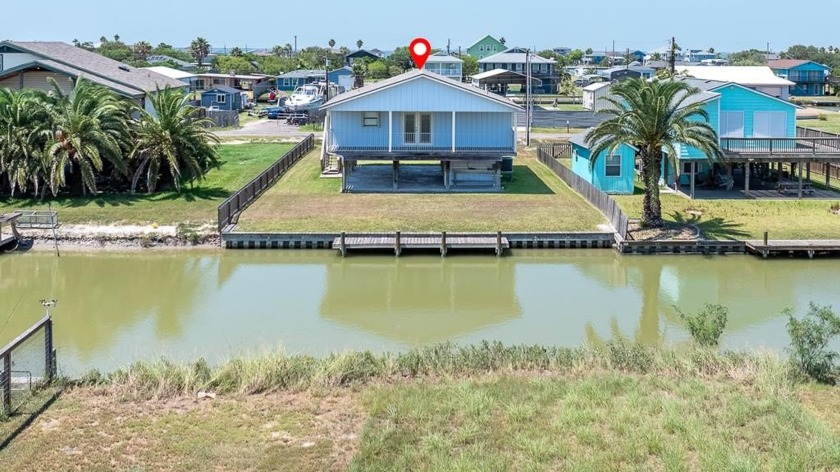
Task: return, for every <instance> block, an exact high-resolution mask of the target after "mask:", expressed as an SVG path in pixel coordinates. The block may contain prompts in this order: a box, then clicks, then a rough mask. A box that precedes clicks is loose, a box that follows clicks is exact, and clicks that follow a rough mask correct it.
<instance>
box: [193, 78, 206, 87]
mask: <svg viewBox="0 0 840 472" xmlns="http://www.w3.org/2000/svg"><path fill="white" fill-rule="evenodd" d="M195 88H196V89H198V90H202V89H204V79H198V80H196V81H195Z"/></svg>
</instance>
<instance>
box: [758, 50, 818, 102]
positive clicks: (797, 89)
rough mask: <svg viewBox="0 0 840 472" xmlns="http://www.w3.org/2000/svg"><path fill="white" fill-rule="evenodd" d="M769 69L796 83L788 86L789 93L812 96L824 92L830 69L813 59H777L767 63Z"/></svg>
mask: <svg viewBox="0 0 840 472" xmlns="http://www.w3.org/2000/svg"><path fill="white" fill-rule="evenodd" d="M767 65H768V66H770V69H772V70H773V72H774V73H775V74H776V75H778V76H779V77H783V78H785V79H788V80H790V81H791V82H794V83H795V84H796V85H794V86H792V87H791V88H790V94H791V95H798V96H814V95H824V94H825V84H826V80H827V78H828V73H829V71H830V70H831V69H829V67H828V66H824V65H822V64H819V63H816V62H814V61H801V60H795V59H779V60H777V61H770V62H768V63H767Z"/></svg>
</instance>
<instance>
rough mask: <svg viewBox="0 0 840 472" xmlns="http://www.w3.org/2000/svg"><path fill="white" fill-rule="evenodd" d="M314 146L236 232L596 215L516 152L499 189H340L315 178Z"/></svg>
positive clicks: (534, 226)
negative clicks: (404, 191)
mask: <svg viewBox="0 0 840 472" xmlns="http://www.w3.org/2000/svg"><path fill="white" fill-rule="evenodd" d="M319 156H320V151H319V150H316V151H314V152H312V153H310V154H309V155H308V156H307V157H305V158H304V159H303V160H301V161H300V162H299V163H298V164H297V165H295V167H294V168H292V169H291V170H290V171H289V172H288V173H287V174H286V175H285V176H284V177H283V178H282V179H281V180H280V181H279V182H278V183H277V184H276V185H275V186H274V187H273V188H271V189H270V190H268V191H267V192H266V193H265V194H264V195H263V196H262V197H261V198H260V199H259V200H258V201H257V202H256V203H254V204H253V205H252V206H251V207H250V208H249V209H248V210H246V211H245V212H244V213H243V214H242V215H241V216H240V218H239V225H237V227H236V230H237V231H302V232H310V231H311V232H320V231H328V232H337V231H397V230H399V231H595V230H596V227H597V225H598V224H599V223H604V222H605V220H604V218H603V216H602V215H601V214H600V213H599V212H598V211H597V210H595V209H594V208H593V207H592V206H590V205H589V204H588V203H587V202H586V201H585V200H583V198H581V197H580V196H578V195H577V194H576V193H574V192H572V191H571V190H570V189H569V187H567V186H566V185H565V184H564V183H563V182H562V181H561V180H560V179H559V178H557V177H556V176H555V175H554V174H552V173H551V171H549V170H548V168H546V167H545V166H543V165H542V164H540V163H539V162H538V161H537V160H536V158H535V157H534V154H533V151H529V152H520V155H519V157H517V159H516V166H515V171H514V174H515V179H514V180H513V181H512V182H509V181H507V180H506V179H505V180H503V185H504V187H505V189H504V191H503V192H502V193H485V194H350V193H346V194H343V193H341V192H340V189H341V181H340V180H339V179H322V178H320V166H319V161H318V159H319Z"/></svg>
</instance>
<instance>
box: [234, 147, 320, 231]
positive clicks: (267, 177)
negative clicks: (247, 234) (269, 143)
mask: <svg viewBox="0 0 840 472" xmlns="http://www.w3.org/2000/svg"><path fill="white" fill-rule="evenodd" d="M314 147H315V135H314V134H310V135H309V136H307V137H306V138H304V139H303V141H301V142H299V143H298V144H297V145H296V146H295V147H293V148H292V149H290V150H289V151H288V152H287V153H285V154H283V155H282V156H280V158H279V159H277V161H275V162H274V164H272V165H271V166H270V167H269V168H268V169H266V170H264V171H262V173H260V175H258V176H256V177H255V178H254V180H252V181H250V182H248V183H247V184H245V186H244V187H242V188H241V189H239V190H237V191H236V193H234V194H233V195H231V196H230V197H229V198H228V199H227V200H225V201H224V202H222V204H221V205H219V208H218V214H219V219H218V225H219V233H221V232H223V231H224V229H225V227H227V226H228V225H231V224H236V222H237V221H238V219H239V214H240V213H242V211H243V210H245V208H247V207H248V205H250V204H251V203H253V202H254V200H256V199H257V198H258V197H259V196H260V195H262V194H263V192H265V191H266V190H268V188H269V187H271V186H272V185H273V184H274V182H276V181H277V179H279V178H280V177H282V176H283V174H285V173H286V171H287V170H289V168H291V167H292V166H293V165H294V164H295V163H296V162H297V161H299V160H300V159H301V158H302V157H303V156H305V155H307V154H309V151H311V150H312V149H313V148H314Z"/></svg>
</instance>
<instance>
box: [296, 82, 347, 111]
mask: <svg viewBox="0 0 840 472" xmlns="http://www.w3.org/2000/svg"><path fill="white" fill-rule="evenodd" d="M328 88H329V96H330V98H332V97H335V96H336V95H338V94H339V93H341V89H339V87H338V85H336V84H334V83H332V82H330V83H329V85H328V84H327V83H325V82H317V83H312V84H306V85H301V86H300V87H298V88H296V89H295V91H294V92H292V94H291V95H289V98H288V99H287V100H286V108H287V109H288V110H289V111H308V110H316V109H318V108H319V107H320V106H321V105H323V104H324V102H325V101H326V98H327V90H328Z"/></svg>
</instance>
